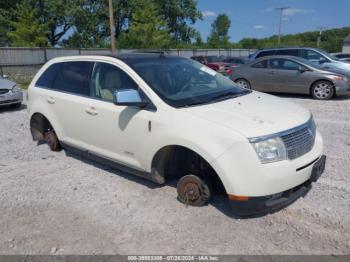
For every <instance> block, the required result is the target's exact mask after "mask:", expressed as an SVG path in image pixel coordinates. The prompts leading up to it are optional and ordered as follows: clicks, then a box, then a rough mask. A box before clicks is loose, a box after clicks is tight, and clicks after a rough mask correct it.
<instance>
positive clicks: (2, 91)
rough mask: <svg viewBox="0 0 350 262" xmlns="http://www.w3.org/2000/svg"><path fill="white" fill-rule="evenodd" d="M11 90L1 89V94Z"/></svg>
mask: <svg viewBox="0 0 350 262" xmlns="http://www.w3.org/2000/svg"><path fill="white" fill-rule="evenodd" d="M9 91H10V90H8V89H0V95H3V94H6V93H8V92H9Z"/></svg>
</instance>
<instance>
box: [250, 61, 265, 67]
mask: <svg viewBox="0 0 350 262" xmlns="http://www.w3.org/2000/svg"><path fill="white" fill-rule="evenodd" d="M252 67H254V68H267V60H263V61H260V62H258V63H256V64H254V65H252Z"/></svg>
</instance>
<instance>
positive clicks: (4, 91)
mask: <svg viewBox="0 0 350 262" xmlns="http://www.w3.org/2000/svg"><path fill="white" fill-rule="evenodd" d="M6 78H7V77H6V76H0V107H2V106H13V107H20V106H21V104H22V101H23V92H22V89H21V88H20V87H19V85H17V84H16V83H15V82H12V81H10V80H8V79H6Z"/></svg>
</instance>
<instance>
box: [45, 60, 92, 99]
mask: <svg viewBox="0 0 350 262" xmlns="http://www.w3.org/2000/svg"><path fill="white" fill-rule="evenodd" d="M93 65H94V63H93V62H80V61H79V62H64V63H62V66H61V70H60V71H59V72H58V74H57V76H56V79H55V80H54V82H53V85H52V88H53V89H56V90H59V91H64V92H69V93H73V94H77V95H85V96H89V94H90V74H91V70H92V67H93Z"/></svg>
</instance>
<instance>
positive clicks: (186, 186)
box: [177, 175, 211, 206]
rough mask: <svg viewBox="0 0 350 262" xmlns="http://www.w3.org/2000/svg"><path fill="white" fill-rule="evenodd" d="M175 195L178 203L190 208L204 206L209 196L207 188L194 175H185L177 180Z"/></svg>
mask: <svg viewBox="0 0 350 262" xmlns="http://www.w3.org/2000/svg"><path fill="white" fill-rule="evenodd" d="M177 194H178V200H179V201H180V202H182V203H184V204H185V205H191V206H204V205H205V204H206V203H207V202H208V200H209V198H210V195H211V194H210V189H209V186H208V185H207V184H206V183H205V182H204V181H203V180H202V179H201V178H199V177H198V176H195V175H187V176H184V177H182V178H181V179H180V180H179V182H178V184H177Z"/></svg>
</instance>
